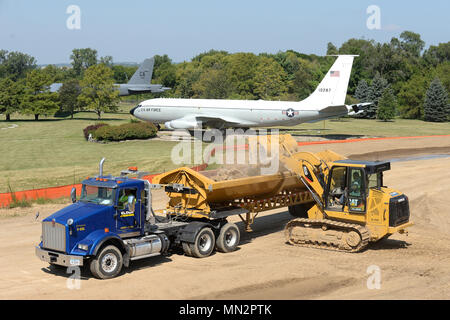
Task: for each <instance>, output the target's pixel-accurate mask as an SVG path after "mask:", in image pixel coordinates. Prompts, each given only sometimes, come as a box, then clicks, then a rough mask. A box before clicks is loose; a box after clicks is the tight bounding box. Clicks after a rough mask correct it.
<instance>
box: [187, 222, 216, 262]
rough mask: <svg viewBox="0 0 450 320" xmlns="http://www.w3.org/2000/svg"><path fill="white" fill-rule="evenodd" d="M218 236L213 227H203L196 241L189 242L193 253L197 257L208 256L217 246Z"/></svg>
mask: <svg viewBox="0 0 450 320" xmlns="http://www.w3.org/2000/svg"><path fill="white" fill-rule="evenodd" d="M215 242H216V237H215V236H214V232H212V230H211V228H203V229H202V230H200V232H199V233H198V234H197V236H196V237H195V242H194V243H191V244H189V248H190V249H191V255H192V256H193V257H196V258H206V257H207V256H209V255H210V254H211V253H212V252H213V250H214V247H215Z"/></svg>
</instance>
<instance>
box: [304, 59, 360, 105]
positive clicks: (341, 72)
mask: <svg viewBox="0 0 450 320" xmlns="http://www.w3.org/2000/svg"><path fill="white" fill-rule="evenodd" d="M337 57H338V58H337V59H336V61H335V62H334V63H333V65H332V67H331V68H330V70H328V72H327V74H326V75H325V77H324V78H323V80H322V82H320V84H319V86H318V87H317V88H316V90H315V91H314V92H313V93H312V94H311V95H310V96H309V97H308V98H306V100H304V101H307V102H308V103H309V104H312V105H316V106H317V107H318V108H320V109H321V108H324V106H342V105H345V97H346V95H347V87H348V82H349V81H350V74H351V72H352V65H353V59H354V58H355V57H357V56H356V55H338V56H337Z"/></svg>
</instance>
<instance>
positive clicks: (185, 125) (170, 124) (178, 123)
mask: <svg viewBox="0 0 450 320" xmlns="http://www.w3.org/2000/svg"><path fill="white" fill-rule="evenodd" d="M164 125H165V126H166V128H167V129H170V130H176V129H199V126H198V123H197V121H195V120H194V119H192V120H191V119H189V120H187V119H177V120H172V121H167V122H166V123H164Z"/></svg>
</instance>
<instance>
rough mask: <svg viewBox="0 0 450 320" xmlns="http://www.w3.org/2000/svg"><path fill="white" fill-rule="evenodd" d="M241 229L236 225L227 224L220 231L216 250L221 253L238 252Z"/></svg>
mask: <svg viewBox="0 0 450 320" xmlns="http://www.w3.org/2000/svg"><path fill="white" fill-rule="evenodd" d="M240 237H241V235H240V233H239V228H238V227H237V226H236V225H235V224H234V223H227V224H225V225H224V226H223V227H222V228H221V229H220V234H219V236H218V237H217V240H216V248H217V250H218V251H220V252H232V251H234V250H236V248H237V246H238V244H239V240H240Z"/></svg>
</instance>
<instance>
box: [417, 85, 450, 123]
mask: <svg viewBox="0 0 450 320" xmlns="http://www.w3.org/2000/svg"><path fill="white" fill-rule="evenodd" d="M423 109H424V118H425V121H433V122H443V121H447V120H448V119H449V116H450V106H449V103H448V94H447V91H446V90H445V88H444V86H443V85H442V83H441V81H440V80H439V78H435V79H434V80H433V81H432V82H431V84H430V87H429V88H428V90H427V94H426V97H425V103H424V106H423Z"/></svg>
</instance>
